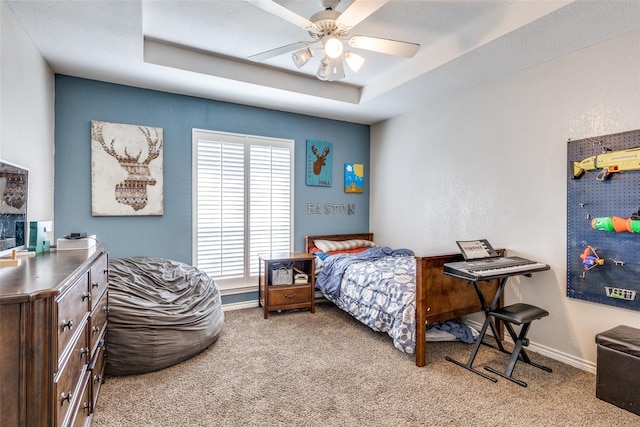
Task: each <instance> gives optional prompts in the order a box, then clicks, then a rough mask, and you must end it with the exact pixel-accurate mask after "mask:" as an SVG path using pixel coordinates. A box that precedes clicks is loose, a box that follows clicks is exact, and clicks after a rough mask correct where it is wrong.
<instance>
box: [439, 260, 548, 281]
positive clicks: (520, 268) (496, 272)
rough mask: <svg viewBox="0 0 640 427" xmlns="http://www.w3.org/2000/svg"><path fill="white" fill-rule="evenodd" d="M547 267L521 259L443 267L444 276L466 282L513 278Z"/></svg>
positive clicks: (455, 264)
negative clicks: (455, 277)
mask: <svg viewBox="0 0 640 427" xmlns="http://www.w3.org/2000/svg"><path fill="white" fill-rule="evenodd" d="M548 269H549V266H548V265H546V264H543V263H540V262H537V261H532V260H529V259H526V258H521V257H499V258H487V259H480V260H474V261H460V262H451V263H447V264H445V265H444V272H445V274H449V275H451V276H457V277H461V278H465V279H468V280H486V279H488V278H492V277H501V276H515V275H520V274H528V273H533V272H536V271H543V270H548Z"/></svg>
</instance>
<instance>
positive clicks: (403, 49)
mask: <svg viewBox="0 0 640 427" xmlns="http://www.w3.org/2000/svg"><path fill="white" fill-rule="evenodd" d="M349 46H351V47H355V48H358V49H365V50H371V51H373V52H380V53H386V54H387V55H396V56H404V57H405V58H411V57H412V56H413V55H415V54H416V52H417V51H418V49H420V45H419V44H416V43H409V42H401V41H398V40H391V39H381V38H378V37H369V36H353V37H351V38H350V39H349Z"/></svg>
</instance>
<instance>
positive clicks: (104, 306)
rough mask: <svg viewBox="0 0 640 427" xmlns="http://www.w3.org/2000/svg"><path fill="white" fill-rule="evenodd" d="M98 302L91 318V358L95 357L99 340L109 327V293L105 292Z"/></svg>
mask: <svg viewBox="0 0 640 427" xmlns="http://www.w3.org/2000/svg"><path fill="white" fill-rule="evenodd" d="M97 300H98V301H97V304H96V306H95V307H94V309H93V311H92V312H91V315H90V316H89V340H90V345H89V348H91V356H93V355H94V353H95V351H96V346H97V345H98V339H99V338H100V337H102V336H103V335H104V334H103V332H104V331H105V329H106V327H107V313H108V311H109V307H108V292H104V293H103V294H102V295H101V296H100V298H99V299H97Z"/></svg>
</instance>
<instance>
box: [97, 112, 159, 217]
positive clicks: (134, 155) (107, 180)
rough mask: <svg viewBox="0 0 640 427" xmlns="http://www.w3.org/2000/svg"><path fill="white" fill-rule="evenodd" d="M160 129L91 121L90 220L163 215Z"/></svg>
mask: <svg viewBox="0 0 640 427" xmlns="http://www.w3.org/2000/svg"><path fill="white" fill-rule="evenodd" d="M162 145H163V138H162V128H155V127H149V126H138V125H127V124H120V123H109V122H100V121H95V120H92V121H91V211H92V212H91V213H92V215H93V216H131V215H163V213H164V212H163V205H164V203H163V179H162V173H163V172H162V160H163V159H162V151H163V150H162Z"/></svg>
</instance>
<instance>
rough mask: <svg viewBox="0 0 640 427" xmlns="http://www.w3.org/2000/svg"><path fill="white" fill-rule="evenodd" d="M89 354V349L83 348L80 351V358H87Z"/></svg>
mask: <svg viewBox="0 0 640 427" xmlns="http://www.w3.org/2000/svg"><path fill="white" fill-rule="evenodd" d="M88 354H89V347H85V348H81V349H80V357H85V356H87V355H88Z"/></svg>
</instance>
